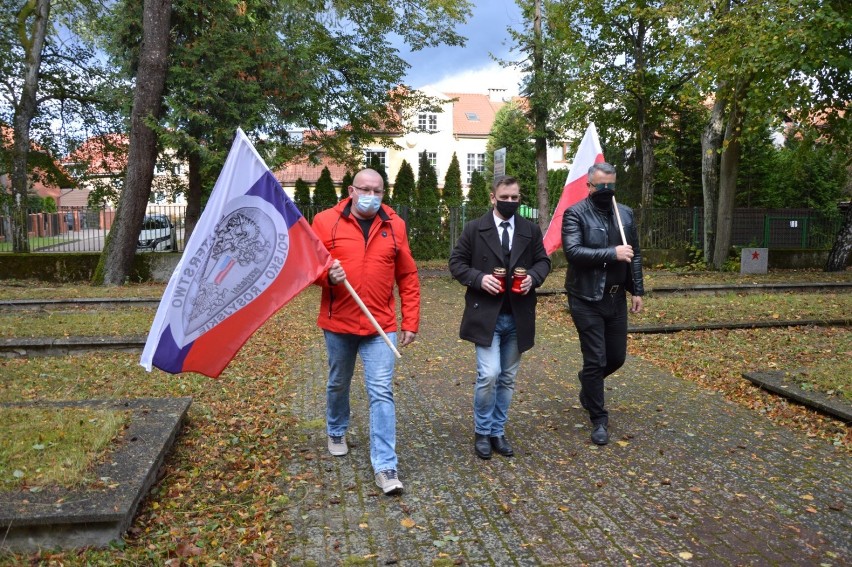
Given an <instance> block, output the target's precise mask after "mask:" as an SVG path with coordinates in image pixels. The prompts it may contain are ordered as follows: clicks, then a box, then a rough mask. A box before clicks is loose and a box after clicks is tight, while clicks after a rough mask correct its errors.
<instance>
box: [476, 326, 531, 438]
mask: <svg viewBox="0 0 852 567" xmlns="http://www.w3.org/2000/svg"><path fill="white" fill-rule="evenodd" d="M520 365H521V353H520V352H518V333H517V329H516V327H515V318H514V317H513V316H512V315H510V314H502V313H501V314H500V315H498V316H497V326H496V327H495V328H494V338H493V339H492V340H491V345H490V346H487V347H484V346H479V345H476V386H474V389H473V424H474V428H475V430H476V433H478V434H479V435H488V436H490V437H500V436H501V435H503V434H504V433H505V427H506V420H507V419H508V418H509V405H510V404H511V403H512V394H513V393H514V392H515V376H516V375H517V374H518V367H519V366H520Z"/></svg>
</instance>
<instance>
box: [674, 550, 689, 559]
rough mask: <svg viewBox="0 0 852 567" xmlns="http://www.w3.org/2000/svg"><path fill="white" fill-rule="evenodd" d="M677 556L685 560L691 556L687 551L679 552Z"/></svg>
mask: <svg viewBox="0 0 852 567" xmlns="http://www.w3.org/2000/svg"><path fill="white" fill-rule="evenodd" d="M677 556H678V557H680V558H681V559H687V560H688V559H692V554H691V553H690V552H688V551H681V552H680V553H678V554H677Z"/></svg>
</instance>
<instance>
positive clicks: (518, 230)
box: [509, 215, 532, 268]
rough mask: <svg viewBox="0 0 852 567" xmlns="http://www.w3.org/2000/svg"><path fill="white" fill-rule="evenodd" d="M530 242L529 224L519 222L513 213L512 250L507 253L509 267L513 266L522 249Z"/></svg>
mask: <svg viewBox="0 0 852 567" xmlns="http://www.w3.org/2000/svg"><path fill="white" fill-rule="evenodd" d="M530 242H532V230H531V229H530V225H529V224H528V223H525V222H521V220H520V217H518V216H517V215H515V234H514V235H513V236H512V252H511V254H510V255H509V267H510V268H514V267H515V264H516V263H517V262H518V258H520V257H521V255H523V253H524V250H526V249H527V247H528V246H529V245H530Z"/></svg>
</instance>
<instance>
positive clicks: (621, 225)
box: [612, 195, 627, 245]
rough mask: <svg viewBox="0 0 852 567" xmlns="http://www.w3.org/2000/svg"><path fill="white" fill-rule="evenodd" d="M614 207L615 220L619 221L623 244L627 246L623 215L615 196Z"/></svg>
mask: <svg viewBox="0 0 852 567" xmlns="http://www.w3.org/2000/svg"><path fill="white" fill-rule="evenodd" d="M612 206H613V208H614V209H615V218H616V219H617V220H618V230H619V231H620V232H621V243H622V244H625V245H626V244H627V239H626V238H625V237H624V225H623V224H621V214H620V213H619V212H618V203H616V202H615V195H613V196H612Z"/></svg>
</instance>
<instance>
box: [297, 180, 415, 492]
mask: <svg viewBox="0 0 852 567" xmlns="http://www.w3.org/2000/svg"><path fill="white" fill-rule="evenodd" d="M384 193H385V191H384V180H383V179H382V176H381V175H379V173H378V172H376V171H374V170H372V169H363V170H361V171H359V172H358V173H357V174H356V175H355V178H354V179H353V180H352V185H350V186H349V198H348V199H344V200H343V201H341V202H340V203H338V204H337V205H336V206H334V207H332V208H331V209H327V210H325V211H323V212H321V213H319V214H318V215H317V216H316V217H314V222H313V229H314V232H316V234H317V236H319V238H320V240H322V242H323V244H325V247H326V248H328V250H329V252H331V255H332V257H333V258H334V262H333V263H332V265H331V267H330V268H329V269H328V273H327V274H324V275H323V276H321V277H320V278H319V279H318V280H317V281H316V283H317V284H318V285H320V286H322V302H321V303H320V313H319V317H318V318H317V325H318V326H319V327H320V328H321V329H323V332H324V334H325V344H326V350H327V352H328V368H329V372H328V385H327V388H326V403H327V405H326V431H327V433H328V450H329V452H330V453H331V454H332V455H335V456H343V455H345V454H347V453H348V452H349V446H348V445H347V443H346V430H347V429H348V427H349V387H350V385H351V383H352V375H353V373H354V371H355V357H356V356H357V355H359V354H360V355H361V362H362V363H363V365H364V382H365V385H366V387H367V396H368V398H369V401H370V461H371V463H372V465H373V471H374V472H375V475H376V484H377V485H378V487H379V488H381V489H382V491H383V492H384V493H385V494H395V493H399V492H401V491H402V482H400V480H399V477H398V475H397V457H396V409H395V406H394V401H393V390H392V388H391V384H392V380H393V372H394V364H395V362H396V359H395V355H394V353H393V351H392V350H391V349H390V348H389V347H388V345H387V344H385V342H384V339H383V338H382V337H381V335H380V334H378V333H377V332H376V329H375V328H374V327H373V325H372V323H371V322H370V320H369V319H368V318H367V316H366V315H365V314H364V313H363V312H362V311H361V309H360V307H359V306H358V304H357V303H356V302H355V300H354V298H353V297H352V296H351V295H350V294H349V292H348V291H347V290H346V288H345V286H344V285H342V284H343V280H348V282H349V283H350V285H352V287H353V288H354V289H355V291H356V292H357V293H358V295H359V296H360V298H361V300H362V301H363V302H364V304H365V305H366V306H367V308H368V309H369V310H370V312H371V313H372V315H373V317H374V318H375V319H376V322H377V323H378V324H379V326H380V327H381V328H382V330H383V331H385V333H386V334H387V336H388V338H389V339H390V340H391V341H393V342H394V344H397V341H398V344H399V346H400V347H404V346H406V345H408V344H411V343H412V342H414V340H415V338H416V336H417V331H418V329H419V327H420V280H419V279H418V276H417V266H416V265H415V263H414V258H413V257H412V256H411V249H410V248H409V246H408V234H407V232H406V227H405V221H403V220H402V218H400V217H399V216H398V215H397V214H396V212H394V210H393V209H391V208H390V207H388V206H387V205H382V197H383V196H384ZM394 284H396V286H397V287H398V288H399V297H400V302H401V303H402V306H401V309H402V330H401V331H400V332H399V333H397V322H396V301H395V299H394V292H393V290H394Z"/></svg>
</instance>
